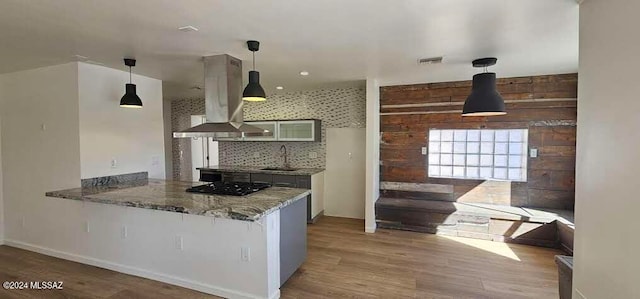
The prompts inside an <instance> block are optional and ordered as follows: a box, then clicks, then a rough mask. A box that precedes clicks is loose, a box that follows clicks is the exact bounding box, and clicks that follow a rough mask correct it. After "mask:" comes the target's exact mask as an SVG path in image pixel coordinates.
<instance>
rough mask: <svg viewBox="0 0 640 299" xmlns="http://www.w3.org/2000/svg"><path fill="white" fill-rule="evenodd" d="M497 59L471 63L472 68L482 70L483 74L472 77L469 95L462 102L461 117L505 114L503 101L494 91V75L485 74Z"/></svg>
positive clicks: (477, 60)
mask: <svg viewBox="0 0 640 299" xmlns="http://www.w3.org/2000/svg"><path fill="white" fill-rule="evenodd" d="M497 61H498V59H497V58H482V59H476V60H474V61H473V67H478V68H480V67H482V68H484V73H480V74H475V75H474V76H473V85H472V88H471V94H470V95H469V97H468V98H467V100H466V101H465V102H464V107H463V108H462V116H496V115H505V114H507V112H506V110H505V106H504V100H503V99H502V96H500V93H499V92H498V90H497V89H496V73H489V72H487V67H489V66H492V65H495V64H496V62H497Z"/></svg>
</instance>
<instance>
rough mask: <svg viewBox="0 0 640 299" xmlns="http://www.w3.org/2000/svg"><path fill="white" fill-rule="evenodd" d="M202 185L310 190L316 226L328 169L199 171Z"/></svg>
mask: <svg viewBox="0 0 640 299" xmlns="http://www.w3.org/2000/svg"><path fill="white" fill-rule="evenodd" d="M197 169H198V170H199V171H200V180H201V181H216V180H222V181H233V182H251V183H262V184H269V185H273V186H277V187H292V188H302V189H310V190H311V194H310V195H309V196H308V200H307V222H308V223H315V222H316V221H317V219H318V218H320V217H321V216H322V215H323V214H324V171H325V170H324V169H322V168H284V167H266V166H247V165H215V166H209V167H199V168H197Z"/></svg>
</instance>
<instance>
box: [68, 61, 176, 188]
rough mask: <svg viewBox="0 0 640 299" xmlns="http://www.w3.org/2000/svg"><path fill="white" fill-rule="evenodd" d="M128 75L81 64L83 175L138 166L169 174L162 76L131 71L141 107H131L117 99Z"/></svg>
mask: <svg viewBox="0 0 640 299" xmlns="http://www.w3.org/2000/svg"><path fill="white" fill-rule="evenodd" d="M128 81H129V73H128V72H124V71H120V70H115V69H111V68H107V67H103V66H98V65H93V64H86V63H79V64H78V94H79V101H80V161H81V175H82V178H92V177H99V176H108V175H115V174H124V173H132V172H140V171H148V172H149V177H152V178H160V179H164V178H165V154H164V149H165V144H164V119H163V102H162V81H160V80H157V79H152V78H148V77H144V76H139V75H133V83H134V84H136V86H137V93H138V96H139V97H140V98H141V99H142V104H143V108H142V109H127V108H121V107H119V103H120V98H121V97H122V95H124V86H125V83H127V82H128ZM112 159H116V161H117V167H116V168H112V167H111V160H112ZM154 160H155V163H154Z"/></svg>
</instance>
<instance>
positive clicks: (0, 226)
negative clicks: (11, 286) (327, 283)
mask: <svg viewBox="0 0 640 299" xmlns="http://www.w3.org/2000/svg"><path fill="white" fill-rule="evenodd" d="M2 90H3V80H2V76H0V111H2V109H3V107H2ZM0 114H1V113H0ZM1 118H2V115H0V244H2V243H4V199H3V198H2V193H3V192H2V120H1Z"/></svg>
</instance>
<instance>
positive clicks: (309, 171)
mask: <svg viewBox="0 0 640 299" xmlns="http://www.w3.org/2000/svg"><path fill="white" fill-rule="evenodd" d="M267 167H270V166H242V165H215V166H209V167H200V168H197V169H199V170H215V171H222V172H238V173H268V174H283V175H313V174H316V173H319V172H323V171H324V169H323V168H296V167H293V168H294V169H295V170H292V171H283V170H263V169H262V168H267Z"/></svg>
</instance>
